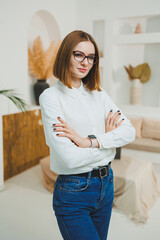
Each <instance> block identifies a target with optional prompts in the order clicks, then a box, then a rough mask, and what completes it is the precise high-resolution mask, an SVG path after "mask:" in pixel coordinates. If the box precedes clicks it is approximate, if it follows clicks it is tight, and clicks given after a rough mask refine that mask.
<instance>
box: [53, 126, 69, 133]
mask: <svg viewBox="0 0 160 240" xmlns="http://www.w3.org/2000/svg"><path fill="white" fill-rule="evenodd" d="M53 131H54V132H66V133H70V131H69V129H67V128H60V127H59V128H54V129H53Z"/></svg>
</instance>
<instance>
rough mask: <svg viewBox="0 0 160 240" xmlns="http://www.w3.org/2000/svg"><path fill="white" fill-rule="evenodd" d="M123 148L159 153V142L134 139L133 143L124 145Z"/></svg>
mask: <svg viewBox="0 0 160 240" xmlns="http://www.w3.org/2000/svg"><path fill="white" fill-rule="evenodd" d="M124 148H130V149H135V150H142V151H148V152H157V153H160V141H159V140H155V139H149V138H140V139H138V138H136V140H135V141H134V142H132V143H129V144H127V145H125V146H124Z"/></svg>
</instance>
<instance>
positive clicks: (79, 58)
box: [73, 52, 85, 62]
mask: <svg viewBox="0 0 160 240" xmlns="http://www.w3.org/2000/svg"><path fill="white" fill-rule="evenodd" d="M73 53H74V59H75V60H76V61H78V62H82V61H83V59H84V58H85V55H84V54H83V53H80V52H73Z"/></svg>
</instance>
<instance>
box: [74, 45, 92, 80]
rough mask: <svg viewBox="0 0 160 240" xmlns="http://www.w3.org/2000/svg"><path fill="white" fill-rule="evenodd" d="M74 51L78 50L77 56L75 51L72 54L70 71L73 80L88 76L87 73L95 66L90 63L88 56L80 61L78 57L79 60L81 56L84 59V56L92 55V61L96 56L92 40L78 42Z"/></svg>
mask: <svg viewBox="0 0 160 240" xmlns="http://www.w3.org/2000/svg"><path fill="white" fill-rule="evenodd" d="M73 51H74V52H75V51H76V56H75V54H73V53H72V55H71V61H70V71H71V77H72V80H73V81H77V80H80V79H82V78H84V77H85V76H87V74H88V73H89V71H90V70H91V68H92V67H93V64H89V63H88V59H87V58H85V59H84V60H83V61H82V62H79V61H77V60H76V59H77V58H78V59H79V60H81V57H82V59H83V56H85V55H86V56H90V59H89V61H90V62H91V63H92V58H93V57H94V56H95V48H94V45H93V43H92V42H90V41H83V42H80V43H78V45H77V46H76V47H75V48H74V49H73ZM84 54H85V55H84ZM75 58H76V59H75Z"/></svg>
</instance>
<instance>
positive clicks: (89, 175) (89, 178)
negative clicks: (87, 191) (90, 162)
mask: <svg viewBox="0 0 160 240" xmlns="http://www.w3.org/2000/svg"><path fill="white" fill-rule="evenodd" d="M91 175H92V171H90V172H89V173H88V179H87V181H90V180H91Z"/></svg>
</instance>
